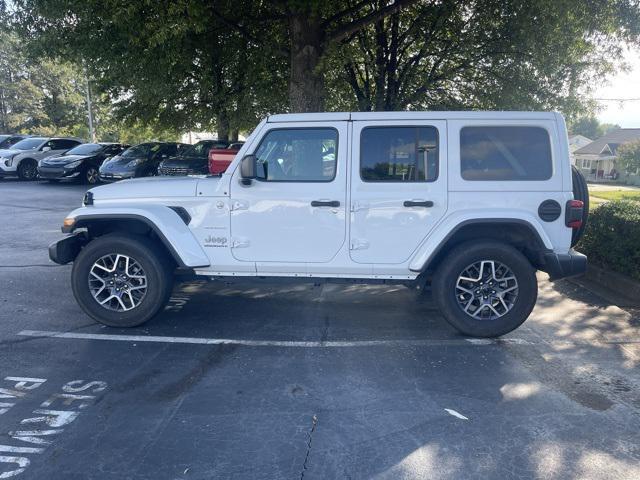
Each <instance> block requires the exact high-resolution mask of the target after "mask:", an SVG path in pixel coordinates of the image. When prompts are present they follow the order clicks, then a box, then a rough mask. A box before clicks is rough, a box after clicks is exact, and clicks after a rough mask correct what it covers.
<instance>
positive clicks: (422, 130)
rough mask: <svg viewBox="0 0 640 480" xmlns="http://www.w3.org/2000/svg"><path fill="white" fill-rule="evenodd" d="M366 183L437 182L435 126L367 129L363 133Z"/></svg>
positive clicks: (362, 144) (361, 172)
mask: <svg viewBox="0 0 640 480" xmlns="http://www.w3.org/2000/svg"><path fill="white" fill-rule="evenodd" d="M360 176H361V177H362V180H364V181H365V182H433V181H434V180H436V179H437V178H438V130H437V129H436V128H435V127H367V128H365V129H363V130H362V133H361V134H360Z"/></svg>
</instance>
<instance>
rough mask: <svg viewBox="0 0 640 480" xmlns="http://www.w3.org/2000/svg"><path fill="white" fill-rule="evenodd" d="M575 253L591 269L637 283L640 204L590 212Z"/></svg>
mask: <svg viewBox="0 0 640 480" xmlns="http://www.w3.org/2000/svg"><path fill="white" fill-rule="evenodd" d="M578 250H580V251H582V252H584V253H585V254H586V255H587V256H588V257H589V261H591V262H593V263H594V264H595V265H599V266H602V267H604V268H609V269H611V270H614V271H617V272H619V273H623V274H625V275H628V276H630V277H631V278H634V279H636V280H640V204H639V203H638V202H632V201H626V200H620V201H613V202H607V203H605V204H602V205H600V206H599V207H598V208H597V209H595V210H593V211H592V212H591V214H590V215H589V221H588V222H587V228H586V231H585V235H584V237H583V238H582V239H581V240H580V243H579V245H578Z"/></svg>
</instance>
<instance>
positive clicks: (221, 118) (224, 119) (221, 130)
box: [216, 110, 229, 142]
mask: <svg viewBox="0 0 640 480" xmlns="http://www.w3.org/2000/svg"><path fill="white" fill-rule="evenodd" d="M216 130H217V133H218V140H224V141H225V142H228V141H229V115H228V114H227V112H226V111H225V110H222V111H220V112H219V113H218V122H217V124H216Z"/></svg>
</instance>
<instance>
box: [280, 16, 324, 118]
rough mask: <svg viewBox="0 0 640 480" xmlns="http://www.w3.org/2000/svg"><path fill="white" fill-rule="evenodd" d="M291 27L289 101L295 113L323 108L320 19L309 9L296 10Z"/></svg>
mask: <svg viewBox="0 0 640 480" xmlns="http://www.w3.org/2000/svg"><path fill="white" fill-rule="evenodd" d="M289 26H290V29H291V76H290V77H289V104H290V107H291V111H292V112H322V111H323V110H324V101H325V88H324V73H323V72H322V71H321V65H320V61H321V58H322V53H323V47H322V43H323V36H324V32H323V31H322V28H321V19H320V18H318V17H317V15H315V14H310V13H309V12H298V13H294V14H292V15H291V16H290V18H289Z"/></svg>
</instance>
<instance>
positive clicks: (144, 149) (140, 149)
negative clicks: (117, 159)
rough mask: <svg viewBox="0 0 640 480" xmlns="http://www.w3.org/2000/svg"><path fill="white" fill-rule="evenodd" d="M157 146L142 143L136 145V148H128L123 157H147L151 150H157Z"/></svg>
mask: <svg viewBox="0 0 640 480" xmlns="http://www.w3.org/2000/svg"><path fill="white" fill-rule="evenodd" d="M154 147H157V144H155V143H141V144H140V145H136V146H135V147H129V148H127V149H126V150H125V151H124V153H122V154H121V155H120V156H121V157H145V156H147V155H148V154H149V152H150V151H151V149H152V148H153V149H154V150H156V149H157V148H154Z"/></svg>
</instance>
